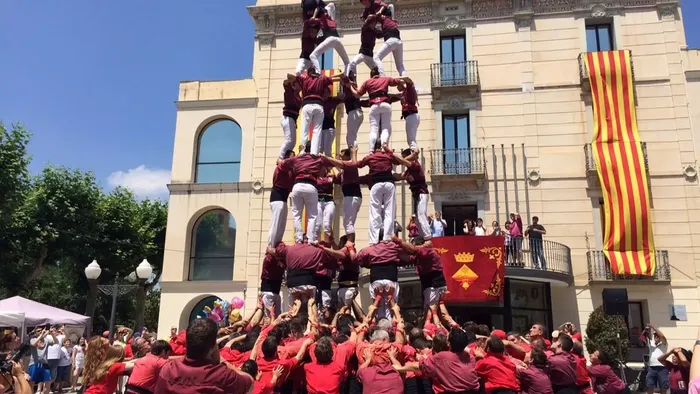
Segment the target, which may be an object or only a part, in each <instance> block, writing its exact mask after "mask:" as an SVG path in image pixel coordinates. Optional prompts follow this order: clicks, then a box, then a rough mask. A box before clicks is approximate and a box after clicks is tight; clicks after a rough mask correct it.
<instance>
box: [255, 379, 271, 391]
mask: <svg viewBox="0 0 700 394" xmlns="http://www.w3.org/2000/svg"><path fill="white" fill-rule="evenodd" d="M274 392H275V386H273V385H272V383H271V382H270V381H269V380H268V381H265V380H262V379H260V380H256V381H255V383H254V384H253V394H272V393H274Z"/></svg>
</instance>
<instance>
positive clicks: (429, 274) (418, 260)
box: [412, 247, 447, 290]
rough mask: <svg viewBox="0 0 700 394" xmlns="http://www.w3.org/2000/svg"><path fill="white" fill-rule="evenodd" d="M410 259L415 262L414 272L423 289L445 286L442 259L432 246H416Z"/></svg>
mask: <svg viewBox="0 0 700 394" xmlns="http://www.w3.org/2000/svg"><path fill="white" fill-rule="evenodd" d="M412 260H413V262H414V263H415V264H416V273H417V274H418V276H419V277H420V283H421V287H422V289H423V290H425V289H427V288H430V287H434V288H439V287H445V286H447V282H446V281H445V274H443V272H442V259H441V258H440V254H439V253H438V252H437V251H436V250H435V249H434V248H431V247H422V248H416V253H415V254H414V255H413V256H412Z"/></svg>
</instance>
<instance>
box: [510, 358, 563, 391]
mask: <svg viewBox="0 0 700 394" xmlns="http://www.w3.org/2000/svg"><path fill="white" fill-rule="evenodd" d="M515 372H516V374H517V375H518V380H519V381H520V392H521V393H522V394H554V391H553V390H552V381H550V380H549V375H547V373H546V372H545V371H543V370H542V369H541V368H537V367H536V366H534V365H530V367H528V368H526V369H517V370H516V371H515Z"/></svg>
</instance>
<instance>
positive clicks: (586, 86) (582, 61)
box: [578, 52, 636, 97]
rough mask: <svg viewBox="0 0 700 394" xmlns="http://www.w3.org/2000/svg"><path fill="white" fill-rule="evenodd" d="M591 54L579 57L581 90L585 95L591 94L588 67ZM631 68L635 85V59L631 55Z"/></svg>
mask: <svg viewBox="0 0 700 394" xmlns="http://www.w3.org/2000/svg"><path fill="white" fill-rule="evenodd" d="M587 53H589V52H583V53H581V54H579V55H578V71H579V78H580V80H581V90H583V91H584V92H585V93H590V92H591V77H590V75H589V73H588V67H586V54H587ZM630 66H631V68H632V83H633V84H634V82H635V79H634V58H633V57H632V54H630ZM635 97H636V94H635Z"/></svg>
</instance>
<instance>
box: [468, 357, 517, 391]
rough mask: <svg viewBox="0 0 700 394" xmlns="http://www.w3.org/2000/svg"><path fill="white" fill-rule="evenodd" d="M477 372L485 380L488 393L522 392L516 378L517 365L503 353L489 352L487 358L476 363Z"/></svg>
mask: <svg viewBox="0 0 700 394" xmlns="http://www.w3.org/2000/svg"><path fill="white" fill-rule="evenodd" d="M476 372H477V373H478V374H479V376H480V377H481V378H482V379H484V387H485V389H486V392H487V393H490V392H492V391H494V390H496V389H506V390H513V391H515V392H518V391H520V386H519V385H518V379H517V378H516V376H515V364H513V363H512V362H511V361H510V360H509V359H508V358H506V357H505V356H504V355H503V354H502V353H501V354H496V353H491V352H487V353H486V357H484V358H482V359H481V360H479V361H477V362H476Z"/></svg>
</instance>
